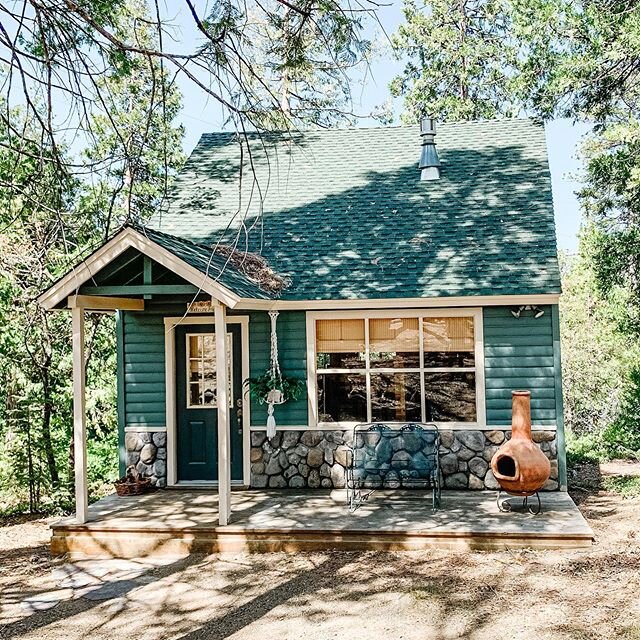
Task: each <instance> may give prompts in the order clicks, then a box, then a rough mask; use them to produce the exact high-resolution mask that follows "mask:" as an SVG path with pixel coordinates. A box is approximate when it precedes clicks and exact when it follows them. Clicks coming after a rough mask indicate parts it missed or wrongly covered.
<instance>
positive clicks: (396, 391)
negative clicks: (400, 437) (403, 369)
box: [371, 373, 422, 422]
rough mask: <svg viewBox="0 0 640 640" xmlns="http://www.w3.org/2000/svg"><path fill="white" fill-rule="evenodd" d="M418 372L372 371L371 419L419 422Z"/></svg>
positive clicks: (375, 420)
mask: <svg viewBox="0 0 640 640" xmlns="http://www.w3.org/2000/svg"><path fill="white" fill-rule="evenodd" d="M421 418H422V416H421V411H420V374H419V373H372V374H371V419H372V420H373V421H374V422H377V421H380V422H408V421H412V422H420V420H421Z"/></svg>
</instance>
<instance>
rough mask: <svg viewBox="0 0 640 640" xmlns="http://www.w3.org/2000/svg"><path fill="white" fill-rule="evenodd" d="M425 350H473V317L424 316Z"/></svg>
mask: <svg viewBox="0 0 640 640" xmlns="http://www.w3.org/2000/svg"><path fill="white" fill-rule="evenodd" d="M422 330H423V337H424V350H425V351H474V350H475V336H474V331H473V318H425V319H424V320H423V325H422Z"/></svg>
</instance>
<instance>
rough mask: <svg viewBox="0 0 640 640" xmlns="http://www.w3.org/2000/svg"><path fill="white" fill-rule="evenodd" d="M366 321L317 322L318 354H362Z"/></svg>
mask: <svg viewBox="0 0 640 640" xmlns="http://www.w3.org/2000/svg"><path fill="white" fill-rule="evenodd" d="M364 350H365V345H364V320H317V321H316V351H317V353H362V352H363V351H364Z"/></svg>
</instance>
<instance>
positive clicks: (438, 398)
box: [424, 372, 476, 422]
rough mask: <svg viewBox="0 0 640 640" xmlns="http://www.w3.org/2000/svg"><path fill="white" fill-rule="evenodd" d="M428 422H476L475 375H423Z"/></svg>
mask: <svg viewBox="0 0 640 640" xmlns="http://www.w3.org/2000/svg"><path fill="white" fill-rule="evenodd" d="M424 397H425V403H426V414H427V415H426V418H427V421H428V422H475V421H476V374H475V373H429V372H426V373H425V374H424Z"/></svg>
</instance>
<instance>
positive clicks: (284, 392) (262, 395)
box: [244, 371, 305, 405]
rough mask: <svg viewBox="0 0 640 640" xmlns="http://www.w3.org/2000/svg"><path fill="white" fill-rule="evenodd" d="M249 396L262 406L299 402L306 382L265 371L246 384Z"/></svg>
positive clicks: (248, 380)
mask: <svg viewBox="0 0 640 640" xmlns="http://www.w3.org/2000/svg"><path fill="white" fill-rule="evenodd" d="M244 386H245V387H247V389H248V391H249V394H250V395H251V397H252V398H255V399H256V400H257V401H258V402H259V403H260V404H271V405H276V404H284V403H285V402H289V401H290V400H298V398H300V397H302V394H303V393H304V390H305V381H304V380H302V379H300V378H293V377H290V376H283V375H278V374H275V375H274V373H273V372H272V371H265V372H264V373H263V374H262V375H260V376H258V377H257V378H248V379H247V380H245V382H244Z"/></svg>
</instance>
